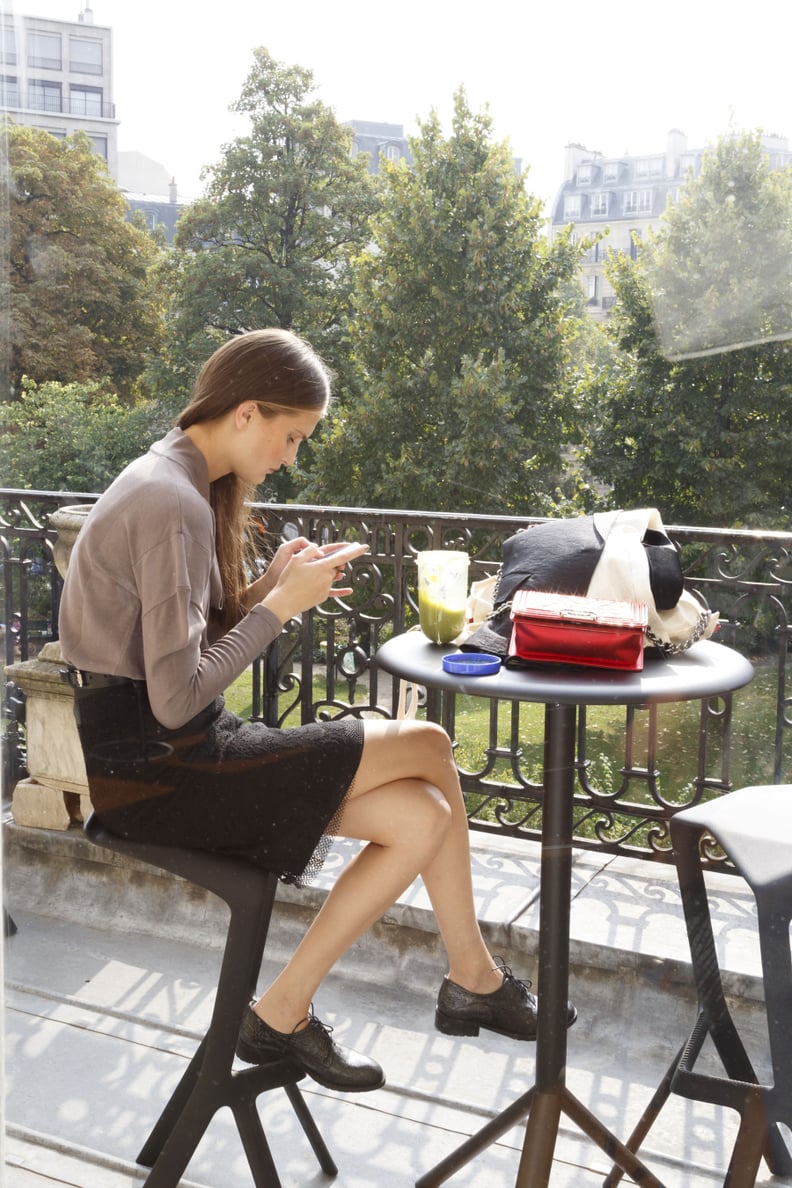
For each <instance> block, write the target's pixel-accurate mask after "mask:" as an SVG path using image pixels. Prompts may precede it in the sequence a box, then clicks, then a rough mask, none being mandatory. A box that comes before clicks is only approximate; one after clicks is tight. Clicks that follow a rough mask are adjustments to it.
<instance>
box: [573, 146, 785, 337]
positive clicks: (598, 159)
mask: <svg viewBox="0 0 792 1188" xmlns="http://www.w3.org/2000/svg"><path fill="white" fill-rule="evenodd" d="M762 145H763V147H764V149H765V152H766V153H767V154H768V158H769V161H770V165H771V168H783V167H784V166H786V165H789V164H792V152H790V150H789V146H788V142H787V140H786V139H784V138H783V137H778V136H763V137H762ZM706 151H707V149H706V148H700V149H689V148H688V145H687V137H686V136H685V134H684V132H680V131H679V130H678V129H673V130H672V131H671V132H669V133H668V136H667V138H666V145H665V148H664V149H661V150H659V151H658V152H656V153H653V154H646V155H642V156H630V155H628V154H626V153H625V154H623V155H622V156H620V157H606V156H605V155H604V154H603V153H600V152H592V151H591V150H589V149H587V148H585V147H584V146H583V145H580V144H569V145H567V147H566V155H565V169H564V181H563V182H562V184H561V187H560V189H559V191H558V194H557V195H556V198H555V201H554V203H553V206H552V210H551V216H550V235H551V237H552V236H554V235H558V234H559V233H560V232H561V231H562V230H564V228H566V227H567V226H569V224H570V223H572V224H573V225H574V227H575V235H576V237H577V238H578V240H580V239H585V238H588V237H589V236H592V235H601V236H602V238H601V239H600V240H599V242H598V243H596V244H595V245H594V246H593V247H592V248H590V249H589V250H588V251H587V252H586V255H585V256H584V259H583V263H582V265H581V273H580V280H581V284H582V286H583V290H584V293H585V296H586V308H587V310H588V312H589V313H590V314H591V316H592V317H593V318H595V319H597V320H603V319H605V318H607V316H608V311H609V310H610V309H611V308H612V306H613V304H614V302H615V300H616V298H615V295H614V292H613V288H612V286H611V285H610V283H609V281H608V278H607V276H606V274H605V261H606V257H607V255H608V253H609V252H611V251H617V252H625V253H627V254H628V255H630V256H632V257H634V256H635V254H636V252H637V251H638V245H639V244H640V240H641V239H642V238H643V237H644V236H645V234H646V232H647V230H648V229H649V228H651V227H655V226H657V224H658V222H659V220H660V216H661V215H662V214H663V211H664V210H665V209H666V206H667V204H668V203H669V202H675V201H676V200H677V198H678V196H679V191H680V187H682V186H684V184H685V182H686V181H687V180H688V179H689V178H691V177H696V176H698V174H699V172H700V170H701V162H702V159H703V157H704V154H705V153H706ZM603 232H604V234H603Z"/></svg>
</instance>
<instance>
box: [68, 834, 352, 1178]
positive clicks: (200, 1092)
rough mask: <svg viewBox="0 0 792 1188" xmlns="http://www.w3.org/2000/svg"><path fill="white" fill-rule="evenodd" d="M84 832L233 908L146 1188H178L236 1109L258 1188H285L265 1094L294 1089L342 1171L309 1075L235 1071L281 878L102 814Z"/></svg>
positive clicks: (158, 1133)
mask: <svg viewBox="0 0 792 1188" xmlns="http://www.w3.org/2000/svg"><path fill="white" fill-rule="evenodd" d="M84 831H85V834H86V836H87V837H88V838H90V840H91V841H92V842H95V843H96V845H98V846H102V847H104V848H105V849H107V850H112V851H114V852H116V853H119V854H128V855H129V856H130V857H132V858H136V859H137V860H138V861H140V862H146V863H148V864H149V865H151V866H156V867H159V868H160V869H161V870H167V871H170V872H171V873H173V874H176V875H180V876H181V877H182V878H184V879H187V880H188V881H189V882H191V883H195V884H197V885H198V886H199V887H204V888H206V889H207V890H208V891H211V892H212V893H213V894H215V895H218V896H219V897H220V898H221V899H223V900H224V901H225V902H226V903H227V904H228V906H229V908H230V909H231V918H230V921H229V926H228V934H227V937H226V943H225V949H224V952H223V959H222V965H221V969H220V978H219V981H218V985H217V993H216V996H215V1003H214V1009H213V1011H212V1019H211V1023H210V1026H209V1030H208V1031H207V1033H206V1035H205V1036H204V1038H203V1040H202V1041H201V1044H200V1045H199V1047H198V1049H197V1051H196V1052H195V1055H194V1056H193V1058H192V1060H191V1061H190V1063H189V1065H188V1066H187V1068H186V1070H185V1072H184V1074H183V1076H182V1078H181V1080H180V1081H179V1084H178V1085H177V1086H176V1089H175V1090H174V1092H173V1094H172V1095H171V1098H170V1100H169V1101H168V1103H167V1105H166V1106H165V1108H164V1110H163V1111H162V1113H161V1115H160V1117H159V1119H158V1121H157V1122H156V1124H155V1126H154V1129H153V1130H152V1131H151V1134H150V1135H149V1137H148V1138H147V1140H146V1142H145V1143H144V1145H143V1148H142V1150H141V1151H140V1154H139V1155H138V1157H137V1162H138V1163H140V1164H142V1165H143V1166H144V1167H150V1168H151V1171H150V1173H149V1175H148V1177H147V1178H146V1181H145V1183H146V1188H176V1185H177V1184H178V1183H179V1181H180V1179H181V1177H182V1174H183V1172H184V1170H185V1168H186V1167H187V1164H188V1163H189V1161H190V1159H191V1158H192V1155H193V1153H194V1151H195V1148H196V1147H197V1146H198V1143H199V1142H200V1140H201V1138H202V1136H203V1134H204V1132H205V1131H206V1128H207V1127H208V1125H209V1123H210V1122H211V1120H212V1118H213V1116H214V1114H215V1113H216V1111H217V1110H218V1109H219V1108H220V1107H221V1106H228V1107H229V1108H230V1109H231V1110H232V1112H233V1115H234V1120H235V1122H236V1125H237V1129H238V1131H239V1135H240V1138H241V1140H242V1145H243V1147H244V1150H245V1154H246V1156H247V1160H248V1163H249V1165H250V1170H251V1173H252V1175H253V1182H254V1184H255V1185H256V1188H280V1183H281V1182H280V1180H279V1178H278V1173H277V1170H276V1168H275V1163H274V1161H273V1158H272V1154H271V1152H270V1149H269V1144H268V1143H267V1138H266V1135H265V1133H264V1128H263V1126H262V1124H261V1119H260V1117H259V1114H258V1109H257V1106H256V1099H257V1098H258V1096H259V1095H260V1094H261V1093H264V1092H266V1091H267V1090H269V1089H275V1088H278V1087H282V1088H283V1089H284V1091H285V1092H286V1094H287V1096H288V1098H289V1101H290V1102H291V1104H292V1107H293V1109H294V1112H295V1113H296V1115H297V1118H298V1120H299V1122H300V1125H301V1126H302V1128H303V1130H304V1132H305V1134H306V1136H307V1138H308V1141H309V1142H310V1144H311V1147H312V1148H313V1151H314V1153H315V1155H316V1157H317V1159H318V1161H319V1165H320V1167H321V1168H322V1171H324V1172H325V1173H326V1174H327V1175H330V1176H334V1175H336V1174H337V1172H338V1169H337V1167H336V1165H335V1163H334V1162H333V1159H332V1157H331V1155H330V1152H329V1151H328V1149H327V1147H326V1146H325V1143H324V1140H323V1138H322V1136H321V1134H320V1133H319V1130H318V1128H317V1126H316V1123H315V1122H314V1119H313V1117H312V1116H311V1114H310V1112H309V1110H308V1106H307V1105H306V1103H305V1100H304V1098H303V1096H302V1094H301V1092H300V1090H299V1089H298V1088H297V1081H300V1080H302V1078H303V1077H304V1076H305V1074H304V1073H303V1072H302V1071H301V1070H300V1069H299V1068H297V1067H296V1066H295V1065H293V1064H291V1063H289V1062H288V1061H286V1060H281V1061H277V1062H275V1063H273V1064H268V1065H262V1066H253V1067H246V1068H244V1069H238V1070H235V1069H234V1068H233V1063H234V1053H235V1048H236V1042H237V1037H238V1035H239V1027H240V1023H241V1020H242V1015H243V1013H244V1011H245V1009H246V1007H247V1005H248V1003H249V1002H250V1000H251V998H252V997H253V995H254V992H255V986H256V979H257V977H258V973H259V969H260V966H261V959H262V956H263V953H264V944H265V941H266V938H267V931H268V929H269V922H270V916H271V913H272V907H273V903H274V900H275V890H276V887H277V877H276V876H275V875H274V874H270V873H269V872H268V871H264V870H260V869H258V868H257V867H255V866H253V865H252V864H251V863H249V862H244V861H242V860H240V859H236V858H230V857H226V856H225V855H221V854H212V853H207V852H205V851H200V850H182V849H177V848H174V847H171V846H158V845H149V844H148V843H141V842H132V841H126V840H125V839H123V838H120V837H117V836H116V835H115V834H113V833H110V832H109V831H108V830H107V829H105V827H104V826H103V825H102V824H101V823H100V822H99V821H98V820H97V818H96V816H95V814H91V816H90V817H89V818H88V820H87V821H86V823H85V826H84Z"/></svg>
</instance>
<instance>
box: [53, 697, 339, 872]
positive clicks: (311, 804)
mask: <svg viewBox="0 0 792 1188" xmlns="http://www.w3.org/2000/svg"><path fill="white" fill-rule="evenodd" d="M74 698H75V701H74V714H75V718H76V721H77V728H78V731H79V735H80V741H81V743H82V748H83V753H84V756H85V766H86V771H87V775H88V788H89V791H90V795H91V803H92V805H93V808H94V811H95V812H96V814H97V816H98V817H99V818H100V819H101V820H102V821H103V822H104V824H105V825H106V826H107V828H108V829H110V830H111V831H112V832H113V833H117V834H119V835H120V836H122V837H127V838H130V839H132V840H135V841H146V842H154V843H159V844H161V845H172V846H181V847H184V848H186V849H198V850H212V851H214V852H216V853H221V854H231V855H236V856H238V857H240V858H244V859H246V860H248V861H250V862H253V863H255V864H256V865H258V866H261V867H263V868H264V869H266V870H271V871H274V872H275V874H277V875H278V876H279V877H280V878H281V879H282V880H283V881H285V882H290V883H305V882H307V881H308V880H310V879H311V878H312V877H314V876H315V875H316V874H317V873H318V871H319V870H320V869H321V866H322V862H323V861H324V857H325V854H326V852H327V849H328V848H329V839H330V837H332V835H333V831H334V826H335V823H336V822H337V819H338V817H339V815H340V812H341V809H342V807H343V804H344V800H345V798H346V796H347V793H348V792H349V790H350V788H351V786H352V782H353V780H354V778H355V773H356V772H357V768H358V764H359V763H360V756H361V753H362V750H363V724H362V722H361V721H360V720H359V719H357V718H340V719H338V720H336V721H332V722H321V723H311V724H309V725H307V726H295V727H291V728H289V729H284V730H279V729H276V728H273V727H270V726H265V725H263V724H262V723H260V722H247V721H244V720H243V719H241V718H238V717H237V716H236V715H235V714H232V713H230V711H228V710H226V709H225V703H224V701H223V698H222V697H218V698H217V700H216V701H215V702H213V703H212V705H210V706H208V707H207V709H205V710H204V711H203V712H202V713H200V714H198V715H197V716H196V717H195V718H193V719H192V720H191V721H190V722H187V723H186V724H185V725H184V726H181V727H179V729H178V730H167V729H165V727H163V726H162V725H160V723H159V722H158V721H157V720H156V718H155V717H154V716H153V714H152V712H151V709H150V707H149V703H148V697H147V695H146V687H145V684H144V683H143V682H139V681H138V682H134V683H133V682H130V683H128V684H123V685H112V686H109V687H107V688H102V689H75V690H74Z"/></svg>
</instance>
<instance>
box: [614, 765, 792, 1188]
mask: <svg viewBox="0 0 792 1188" xmlns="http://www.w3.org/2000/svg"><path fill="white" fill-rule="evenodd" d="M706 835H709V836H711V837H712V838H714V840H715V841H716V842H717V843H718V845H720V846H721V848H722V849H723V850H724V851H725V852H726V854H727V855H728V856H729V858H731V860H732V862H733V863H734V865H735V867H736V869H737V870H738V872H739V873H740V874H741V875H742V877H743V878H744V879H745V881H746V882H747V884H748V886H749V887H750V888H751V891H752V892H753V895H754V898H755V900H756V909H757V926H758V933H759V946H760V953H761V962H762V976H763V980H764V995H765V1008H766V1016H767V1032H768V1040H769V1063H770V1067H771V1069H772V1080H771V1081H770V1082H768V1083H760V1082H759V1080H758V1078H757V1075H756V1073H755V1072H754V1069H753V1066H752V1064H751V1061H750V1059H749V1057H748V1054H747V1053H746V1050H745V1047H744V1045H743V1042H742V1040H741V1038H740V1035H739V1033H738V1031H737V1027H736V1025H735V1023H734V1020H733V1018H732V1016H731V1014H730V1012H729V1009H728V1007H727V1005H726V1000H725V997H724V993H723V985H722V982H721V976H720V971H719V968H718V957H717V952H716V948H715V939H714V935H713V930H712V920H711V917H710V911H709V904H708V900H707V890H706V886H705V882H704V872H703V869H702V863H701V853H702V843H703V841H704V839H705V836H706ZM671 840H672V842H673V847H674V856H675V860H676V866H677V873H678V876H679V886H680V891H681V894H682V906H683V909H684V913H685V923H686V926H687V932H688V940H689V942H690V953H691V959H692V966H693V977H694V980H695V985H696V994H697V997H698V1013H697V1017H696V1021H695V1024H694V1026H693V1030H692V1031H691V1033H690V1036H689V1037H688V1039H687V1041H686V1043H684V1044H683V1045H682V1047H681V1049H680V1050H679V1052H678V1053H677V1055H676V1057H675V1058H674V1061H673V1062H672V1064H671V1067H670V1068H669V1069H668V1071H667V1073H666V1075H665V1077H664V1078H663V1080H662V1081H661V1083H660V1085H659V1086H658V1089H657V1091H656V1093H655V1095H654V1097H653V1098H652V1101H651V1102H650V1103H649V1105H648V1106H647V1108H646V1110H645V1111H644V1114H643V1116H642V1117H641V1119H640V1121H639V1122H638V1124H637V1126H636V1127H635V1130H634V1132H633V1134H632V1135H631V1137H630V1139H629V1140H628V1143H627V1146H628V1147H629V1148H630V1149H631V1150H633V1151H637V1150H638V1148H639V1146H640V1145H641V1143H642V1142H643V1140H644V1138H645V1137H646V1134H647V1133H648V1131H649V1129H650V1127H651V1125H652V1123H653V1122H654V1120H655V1119H656V1117H657V1115H658V1114H659V1113H660V1110H661V1109H662V1107H663V1105H664V1103H665V1102H666V1100H667V1098H668V1096H669V1094H670V1093H674V1094H677V1095H679V1096H681V1097H685V1098H690V1099H694V1100H697V1101H706V1102H711V1103H713V1104H715V1105H721V1106H725V1107H727V1108H731V1109H734V1110H737V1111H738V1113H739V1114H740V1126H739V1130H738V1132H737V1137H736V1139H735V1143H734V1147H733V1149H732V1154H731V1159H730V1161H729V1167H728V1169H727V1172H726V1178H725V1179H724V1181H723V1183H724V1188H727V1186H728V1188H753V1185H754V1183H755V1182H756V1175H757V1171H758V1168H759V1164H760V1162H761V1159H762V1156H763V1155H764V1157H765V1159H766V1161H767V1165H768V1167H769V1168H770V1171H771V1172H772V1173H773V1174H774V1175H784V1176H787V1175H790V1174H792V1154H790V1150H789V1148H788V1147H787V1144H786V1143H785V1141H784V1138H783V1135H782V1132H781V1130H780V1128H779V1124H782V1125H784V1126H785V1127H788V1128H789V1127H792V962H791V960H790V934H789V925H790V917H792V785H788V784H775V785H767V786H754V787H748V788H741V789H740V790H739V791H737V792H731V793H729V794H728V795H726V796H722V797H720V798H719V799H717V800H712V801H709V802H708V803H706V804H700V805H696V806H695V807H694V808H690V809H684V810H683V811H682V812H680V813H677V814H676V815H675V816H674V817H673V818H672V820H671ZM707 1037H710V1038H711V1040H712V1042H713V1044H714V1046H715V1049H716V1051H717V1053H718V1057H719V1059H720V1061H721V1063H722V1065H723V1069H724V1071H725V1074H726V1075H725V1076H713V1075H709V1074H705V1073H703V1072H699V1071H697V1070H696V1067H695V1065H696V1061H697V1059H698V1057H699V1055H700V1053H701V1050H702V1048H703V1046H704V1043H705V1041H706V1039H707ZM621 1174H622V1173H621V1172H620V1171H619V1169H617V1168H614V1169H613V1170H612V1171H611V1173H610V1175H609V1176H608V1177H607V1179H606V1180H605V1181H604V1184H603V1188H613V1186H614V1185H615V1184H617V1183H618V1182H619V1180H620V1179H621Z"/></svg>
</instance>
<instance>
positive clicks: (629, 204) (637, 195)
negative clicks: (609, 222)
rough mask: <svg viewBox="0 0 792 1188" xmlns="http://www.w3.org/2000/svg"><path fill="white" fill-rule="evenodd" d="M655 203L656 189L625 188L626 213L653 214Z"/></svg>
mask: <svg viewBox="0 0 792 1188" xmlns="http://www.w3.org/2000/svg"><path fill="white" fill-rule="evenodd" d="M653 205H654V190H625V192H624V213H625V214H637V213H640V214H651V213H652V207H653Z"/></svg>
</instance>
